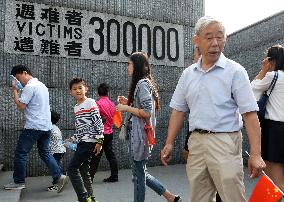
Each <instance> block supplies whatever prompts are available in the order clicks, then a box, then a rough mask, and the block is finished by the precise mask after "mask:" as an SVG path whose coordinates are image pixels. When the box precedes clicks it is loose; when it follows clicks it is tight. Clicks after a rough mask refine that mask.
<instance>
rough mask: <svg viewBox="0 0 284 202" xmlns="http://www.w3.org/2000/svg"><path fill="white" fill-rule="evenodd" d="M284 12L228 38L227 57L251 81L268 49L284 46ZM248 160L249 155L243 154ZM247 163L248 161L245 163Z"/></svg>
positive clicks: (246, 142)
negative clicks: (242, 70)
mask: <svg viewBox="0 0 284 202" xmlns="http://www.w3.org/2000/svg"><path fill="white" fill-rule="evenodd" d="M283 27H284V11H282V12H279V13H276V14H275V15H273V16H271V17H268V18H266V19H263V20H261V21H259V22H257V23H255V24H252V25H251V26H248V27H246V28H243V29H242V30H239V31H237V32H235V33H232V34H231V35H229V36H228V41H227V45H226V48H225V55H226V56H227V57H229V58H230V59H233V60H235V61H237V62H238V63H240V64H241V65H243V66H244V67H245V68H246V70H247V72H248V74H249V77H250V80H253V78H254V77H255V76H256V75H257V73H258V72H259V70H260V68H261V61H262V59H263V57H264V52H265V50H266V49H267V48H269V47H270V46H272V45H275V44H282V45H283V44H284V29H283ZM243 134H244V141H243V142H244V147H243V152H244V151H245V150H248V140H247V136H246V133H245V130H243ZM243 156H244V157H245V158H247V155H246V154H245V153H243ZM245 162H246V161H245Z"/></svg>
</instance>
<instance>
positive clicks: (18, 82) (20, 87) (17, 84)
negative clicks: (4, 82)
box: [10, 75, 24, 90]
mask: <svg viewBox="0 0 284 202" xmlns="http://www.w3.org/2000/svg"><path fill="white" fill-rule="evenodd" d="M10 78H11V79H12V81H13V80H15V81H16V88H17V89H18V90H22V89H23V88H24V87H23V85H22V84H21V82H20V81H18V79H17V78H16V77H14V76H13V75H10Z"/></svg>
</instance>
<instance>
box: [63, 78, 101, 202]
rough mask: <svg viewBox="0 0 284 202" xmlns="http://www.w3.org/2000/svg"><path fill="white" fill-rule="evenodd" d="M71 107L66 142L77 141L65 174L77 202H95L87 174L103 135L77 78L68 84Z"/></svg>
mask: <svg viewBox="0 0 284 202" xmlns="http://www.w3.org/2000/svg"><path fill="white" fill-rule="evenodd" d="M69 88H70V91H71V95H72V96H73V97H74V98H75V100H76V102H77V104H76V105H75V106H74V113H75V128H76V133H75V134H74V135H73V136H71V138H70V139H68V140H66V142H73V143H77V149H76V151H75V153H74V156H73V158H72V159H71V162H70V164H69V166H68V169H67V173H68V175H69V177H70V181H71V183H72V185H73V188H74V190H75V192H76V194H77V197H78V201H79V202H96V200H95V197H94V194H93V189H92V182H91V177H90V173H89V169H90V160H91V156H92V153H93V152H94V153H95V154H96V155H98V154H99V153H100V151H101V148H102V144H103V140H104V136H103V132H104V130H103V123H102V119H101V116H100V113H99V108H98V106H97V104H96V102H95V100H94V99H91V98H87V96H86V93H87V92H88V87H87V84H86V82H85V81H84V80H83V79H81V78H74V79H72V80H71V81H70V83H69Z"/></svg>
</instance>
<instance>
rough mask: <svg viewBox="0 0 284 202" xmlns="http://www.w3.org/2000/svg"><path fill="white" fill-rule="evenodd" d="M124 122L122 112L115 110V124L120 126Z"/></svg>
mask: <svg viewBox="0 0 284 202" xmlns="http://www.w3.org/2000/svg"><path fill="white" fill-rule="evenodd" d="M121 123H122V113H121V112H119V111H114V114H113V124H114V125H115V126H116V127H117V128H120V126H121Z"/></svg>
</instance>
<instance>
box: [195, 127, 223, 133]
mask: <svg viewBox="0 0 284 202" xmlns="http://www.w3.org/2000/svg"><path fill="white" fill-rule="evenodd" d="M193 132H198V133H201V134H206V133H208V134H209V133H217V132H213V131H210V130H203V129H198V128H197V129H194V131H193Z"/></svg>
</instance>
